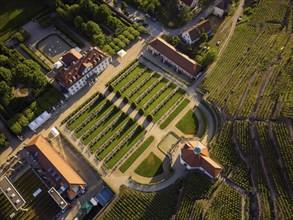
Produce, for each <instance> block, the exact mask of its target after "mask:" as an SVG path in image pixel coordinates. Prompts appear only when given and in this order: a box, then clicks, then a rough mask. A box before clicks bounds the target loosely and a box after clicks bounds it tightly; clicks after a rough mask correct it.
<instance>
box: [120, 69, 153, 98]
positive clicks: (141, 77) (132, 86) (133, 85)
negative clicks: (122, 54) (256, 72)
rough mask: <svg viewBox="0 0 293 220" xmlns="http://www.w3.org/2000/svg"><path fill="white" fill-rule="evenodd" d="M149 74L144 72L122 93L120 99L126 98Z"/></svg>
mask: <svg viewBox="0 0 293 220" xmlns="http://www.w3.org/2000/svg"><path fill="white" fill-rule="evenodd" d="M149 74H150V72H149V71H145V72H144V73H143V74H142V75H141V76H140V77H139V78H138V79H137V80H136V81H135V82H133V83H132V84H131V85H130V86H129V87H128V88H127V89H126V90H125V91H124V92H123V93H122V97H124V96H126V95H127V94H128V93H130V92H131V91H132V90H133V89H134V88H135V87H136V86H137V85H138V84H139V83H141V82H142V81H143V80H144V79H145V78H147V77H148V75H149Z"/></svg>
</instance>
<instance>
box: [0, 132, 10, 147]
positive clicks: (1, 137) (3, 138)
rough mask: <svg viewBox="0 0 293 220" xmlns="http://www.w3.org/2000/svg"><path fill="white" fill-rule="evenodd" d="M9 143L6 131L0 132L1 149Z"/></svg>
mask: <svg viewBox="0 0 293 220" xmlns="http://www.w3.org/2000/svg"><path fill="white" fill-rule="evenodd" d="M8 145H9V143H8V140H7V137H6V136H5V134H4V133H2V132H0V150H1V148H4V147H7V146H8Z"/></svg>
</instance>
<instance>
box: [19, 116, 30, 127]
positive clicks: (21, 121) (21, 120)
mask: <svg viewBox="0 0 293 220" xmlns="http://www.w3.org/2000/svg"><path fill="white" fill-rule="evenodd" d="M17 122H18V123H19V124H20V125H21V126H22V127H26V126H27V125H28V124H29V121H28V119H27V118H26V117H25V116H24V115H23V114H19V116H18V119H17Z"/></svg>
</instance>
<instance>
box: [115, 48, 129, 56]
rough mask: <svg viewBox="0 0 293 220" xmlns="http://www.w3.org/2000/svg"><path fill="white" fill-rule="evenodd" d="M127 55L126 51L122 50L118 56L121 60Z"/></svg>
mask: <svg viewBox="0 0 293 220" xmlns="http://www.w3.org/2000/svg"><path fill="white" fill-rule="evenodd" d="M126 54H127V53H126V51H125V50H123V49H122V50H119V51H118V52H117V55H118V56H119V57H120V58H122V57H124V56H125V55H126Z"/></svg>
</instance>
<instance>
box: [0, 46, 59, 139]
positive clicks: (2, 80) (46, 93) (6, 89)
mask: <svg viewBox="0 0 293 220" xmlns="http://www.w3.org/2000/svg"><path fill="white" fill-rule="evenodd" d="M20 87H23V88H27V89H28V90H29V91H31V92H29V94H28V95H25V96H23V97H19V96H16V95H15V94H14V93H15V92H14V90H15V88H20ZM60 98H61V94H60V93H59V92H58V91H57V90H56V89H55V88H53V87H52V86H51V85H50V84H48V82H47V79H46V76H45V74H43V73H42V72H41V69H40V66H39V65H38V64H37V63H36V62H34V61H33V60H26V59H25V58H24V57H23V56H21V54H19V53H18V52H17V51H16V50H12V49H8V48H7V47H6V46H5V45H4V44H0V110H1V111H0V113H1V115H2V116H3V118H4V119H6V122H7V124H8V126H9V127H10V129H11V131H12V132H13V133H15V134H18V133H20V132H21V131H22V129H23V128H24V127H26V126H27V125H28V124H29V123H30V122H31V121H32V120H33V119H34V118H36V117H37V116H38V115H40V114H41V113H42V112H43V111H45V110H47V109H48V108H49V107H51V106H52V105H54V104H55V103H56V102H57V101H59V100H60Z"/></svg>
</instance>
